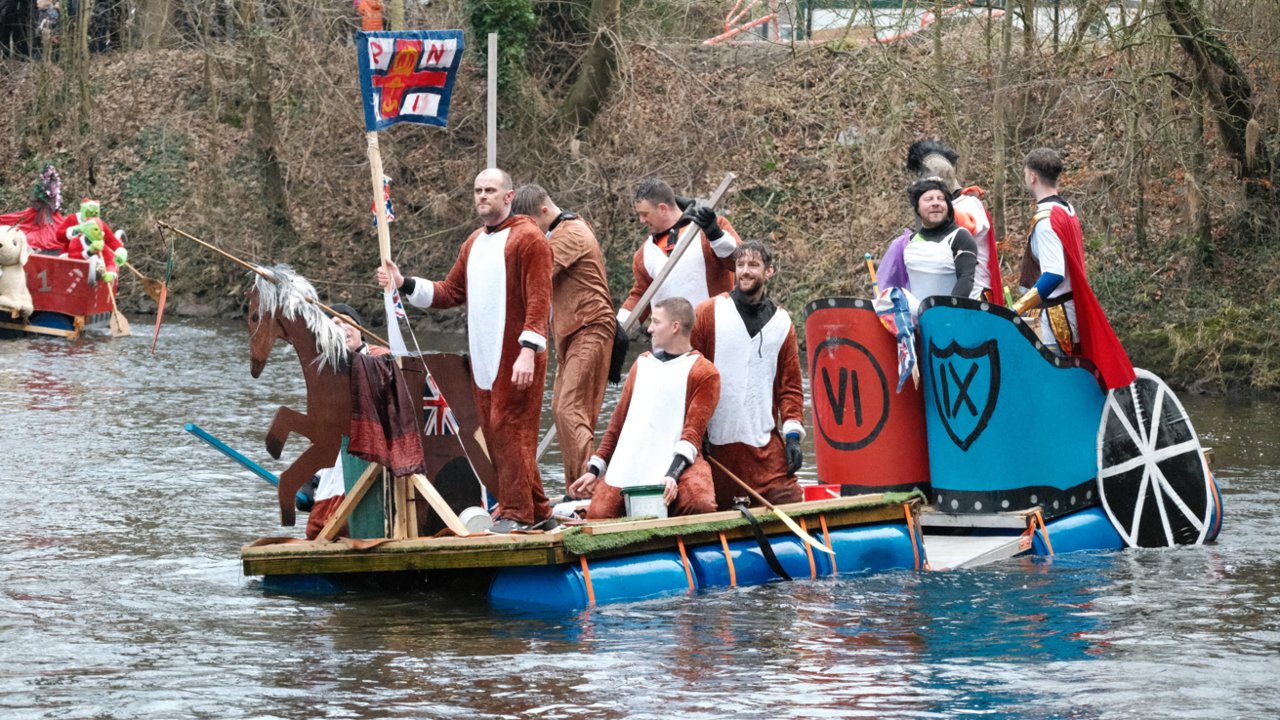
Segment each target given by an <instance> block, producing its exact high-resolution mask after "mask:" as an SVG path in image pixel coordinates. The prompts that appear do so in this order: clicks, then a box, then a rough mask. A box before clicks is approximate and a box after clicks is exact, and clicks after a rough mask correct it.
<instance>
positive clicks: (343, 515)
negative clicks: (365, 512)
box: [316, 463, 382, 540]
mask: <svg viewBox="0 0 1280 720" xmlns="http://www.w3.org/2000/svg"><path fill="white" fill-rule="evenodd" d="M381 472H382V466H381V465H377V464H374V463H369V467H367V468H365V469H364V473H363V474H362V475H361V476H360V479H359V480H357V481H356V484H355V485H354V486H353V487H352V488H351V491H350V492H348V493H347V496H346V497H345V498H343V499H342V503H341V504H340V505H338V509H337V511H336V512H334V513H333V517H331V518H329V522H327V523H325V526H324V529H323V530H321V531H320V534H319V535H317V536H316V537H317V539H320V540H332V539H334V538H335V537H337V536H338V530H339V529H341V528H342V526H343V525H344V524H345V523H346V522H347V518H348V517H350V516H351V511H352V510H355V509H356V505H359V504H360V501H361V500H363V499H364V494H365V493H367V492H369V488H370V487H372V486H373V482H374V480H375V479H376V478H377V477H378V475H379V474H380V473H381Z"/></svg>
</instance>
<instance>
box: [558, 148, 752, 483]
mask: <svg viewBox="0 0 1280 720" xmlns="http://www.w3.org/2000/svg"><path fill="white" fill-rule="evenodd" d="M737 177H738V176H737V175H734V174H733V173H726V174H725V176H724V180H721V181H720V187H718V188H716V191H715V192H714V193H712V194H711V201H710V202H709V203H708V205H710V206H711V207H713V208H714V207H715V206H717V205H719V204H720V198H722V197H724V193H725V191H726V190H728V189H729V185H730V183H732V182H733V181H734V179H735V178H737ZM700 232H702V228H700V227H698V223H695V222H691V223H689V224H688V225H686V226H685V228H684V230H683V231H681V233H680V240H679V241H678V242H677V243H676V247H675V249H674V250H672V251H671V255H670V257H668V258H667V262H666V264H664V265H663V266H662V269H661V270H659V271H658V276H657V277H655V278H654V279H653V282H651V283H649V289H648V290H645V291H644V295H641V296H640V302H638V303H636V306H635V308H634V309H633V310H632V311H631V315H629V316H628V317H627V321H626V322H624V323H622V331H623V332H625V333H630V332H631V330H632V328H634V327H635V326H636V325H638V324H640V316H641V315H643V314H644V311H645V308H647V307H649V302H650V301H651V300H653V296H654V294H655V293H657V292H658V288H660V287H662V283H664V282H666V280H667V276H668V275H670V274H671V271H672V270H674V269H675V267H676V263H678V262H680V257H681V256H682V255H684V251H685V250H688V249H689V246H690V245H692V244H693V241H694V240H696V239H697V238H698V234H699V233H700ZM556 351H557V352H559V348H557V350H556ZM555 435H556V426H555V425H554V424H553V425H552V426H551V428H550V429H549V430H547V434H546V436H545V437H543V438H542V442H541V443H540V444H539V445H538V454H537V456H536V457H535V458H534V459H535V460H537V459H539V458H541V457H542V453H544V452H546V450H547V448H548V447H550V445H551V439H552V438H553V437H555Z"/></svg>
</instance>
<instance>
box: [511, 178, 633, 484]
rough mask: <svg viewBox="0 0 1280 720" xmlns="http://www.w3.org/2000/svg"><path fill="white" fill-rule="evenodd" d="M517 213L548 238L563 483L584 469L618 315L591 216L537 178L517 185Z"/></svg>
mask: <svg viewBox="0 0 1280 720" xmlns="http://www.w3.org/2000/svg"><path fill="white" fill-rule="evenodd" d="M511 212H512V214H513V215H528V216H529V217H531V218H533V221H534V222H536V223H537V224H538V229H539V230H541V231H542V232H543V233H544V234H546V236H547V240H548V241H549V242H550V243H551V253H552V255H553V257H554V262H553V264H552V266H551V329H552V331H553V333H554V337H555V341H556V380H555V389H554V390H553V391H552V395H551V416H552V417H554V418H555V421H556V432H557V433H558V434H559V436H560V453H561V455H563V457H564V484H565V487H568V486H569V485H570V484H571V483H572V482H573V481H574V480H577V479H578V478H579V477H581V475H582V474H583V473H585V472H586V471H587V461H588V460H590V459H591V453H593V452H594V451H595V440H596V421H597V420H599V419H600V406H601V404H602V403H603V402H604V389H605V385H606V384H607V381H608V377H609V359H610V356H611V355H612V352H613V338H614V334H615V328H616V325H617V323H616V322H615V321H614V319H613V298H611V297H610V296H609V281H608V280H607V279H606V278H605V273H604V256H603V255H602V254H601V253H600V243H598V242H596V236H595V233H593V232H592V231H591V226H590V225H588V224H587V221H586V220H583V219H582V218H580V217H578V216H577V215H574V214H573V213H571V212H565V211H563V210H561V209H560V208H559V207H557V206H556V204H555V203H553V202H551V197H550V196H549V195H547V191H546V190H544V189H543V188H542V187H541V186H540V185H525V186H523V187H521V188H519V189H517V190H516V195H515V200H514V201H512V203H511Z"/></svg>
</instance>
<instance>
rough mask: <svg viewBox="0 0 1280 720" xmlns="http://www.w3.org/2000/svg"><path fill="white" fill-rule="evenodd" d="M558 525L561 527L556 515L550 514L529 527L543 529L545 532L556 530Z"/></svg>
mask: <svg viewBox="0 0 1280 720" xmlns="http://www.w3.org/2000/svg"><path fill="white" fill-rule="evenodd" d="M558 527H560V523H559V522H557V521H556V516H555V515H548V516H547V519H546V520H543V521H542V522H539V523H534V524H533V525H530V526H529V529H530V530H542V531H543V532H551V531H552V530H555V529H556V528H558Z"/></svg>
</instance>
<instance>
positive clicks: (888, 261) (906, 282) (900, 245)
mask: <svg viewBox="0 0 1280 720" xmlns="http://www.w3.org/2000/svg"><path fill="white" fill-rule="evenodd" d="M911 235H912V231H911V230H909V229H908V230H903V231H902V235H901V236H900V237H899V238H898V239H896V240H894V241H893V242H891V243H889V249H888V250H886V251H885V253H884V257H882V258H880V267H878V268H876V280H877V281H878V284H879V286H880V289H881V290H883V289H884V288H891V287H898V288H902V289H904V290H910V289H911V279H910V278H908V277H907V264H906V263H905V262H903V260H902V253H903V251H904V250H906V249H907V243H908V242H909V241H910V240H911Z"/></svg>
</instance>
